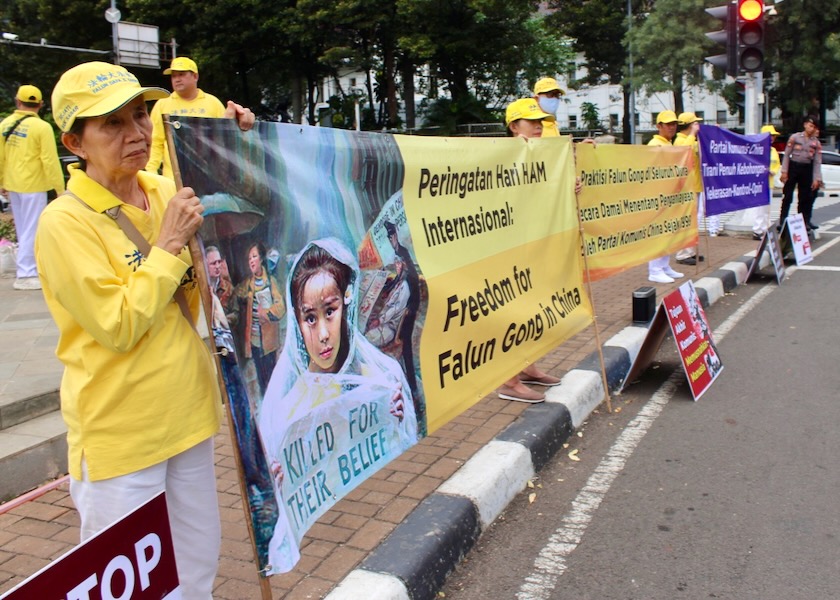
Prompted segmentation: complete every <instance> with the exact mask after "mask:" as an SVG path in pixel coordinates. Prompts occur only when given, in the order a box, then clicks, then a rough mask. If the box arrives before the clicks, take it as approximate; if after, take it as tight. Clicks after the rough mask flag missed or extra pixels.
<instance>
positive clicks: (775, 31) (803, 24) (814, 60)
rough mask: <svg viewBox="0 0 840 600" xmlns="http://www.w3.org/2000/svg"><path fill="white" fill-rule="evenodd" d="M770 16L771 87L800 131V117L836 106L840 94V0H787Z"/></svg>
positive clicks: (787, 124) (789, 120) (790, 124)
mask: <svg viewBox="0 0 840 600" xmlns="http://www.w3.org/2000/svg"><path fill="white" fill-rule="evenodd" d="M776 10H777V11H778V15H777V16H769V17H768V18H767V23H768V27H767V30H768V43H767V44H766V50H767V56H768V61H767V66H768V70H767V72H768V73H776V74H777V76H776V78H775V80H774V78H772V77H767V76H766V79H765V81H767V86H766V87H767V88H769V89H770V92H771V94H770V96H771V100H772V101H773V104H774V105H776V106H779V107H781V108H782V113H783V118H784V121H785V129H787V130H788V131H798V130H799V128H800V125H801V117H802V116H804V115H806V114H814V115H819V116H820V120H821V122H823V123H824V122H825V112H826V110H827V109H832V108H834V106H835V104H836V101H837V97H838V94H840V34H838V32H840V2H837V0H785V2H783V3H780V4H779V5H778V6H777V7H776Z"/></svg>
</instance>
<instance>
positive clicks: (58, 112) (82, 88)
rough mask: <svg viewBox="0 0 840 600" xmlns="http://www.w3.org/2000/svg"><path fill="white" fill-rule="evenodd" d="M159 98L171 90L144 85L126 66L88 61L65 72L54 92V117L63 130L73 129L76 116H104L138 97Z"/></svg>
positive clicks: (167, 94)
mask: <svg viewBox="0 0 840 600" xmlns="http://www.w3.org/2000/svg"><path fill="white" fill-rule="evenodd" d="M141 94H142V95H143V99H144V100H158V99H160V98H166V97H167V96H169V92H167V91H166V90H164V89H163V88H158V87H142V86H141V85H140V82H139V81H137V77H135V76H134V75H132V74H131V73H129V72H128V71H126V70H125V69H124V68H123V67H120V66H117V65H112V64H109V63H104V62H87V63H82V64H80V65H76V66H75V67H73V68H72V69H69V70H67V71H65V72H64V74H63V75H62V76H61V78H60V79H59V80H58V83H56V84H55V88H54V89H53V93H52V109H53V119H55V123H56V125H58V127H59V129H61V131H64V132H67V131H70V128H71V127H72V126H73V123H74V121H75V120H76V119H82V118H88V117H101V116H102V115H107V114H110V113H112V112H114V111H115V110H119V109H120V108H122V107H123V106H125V105H126V104H128V103H129V102H131V101H132V100H134V99H135V98H136V97H137V96H140V95H141Z"/></svg>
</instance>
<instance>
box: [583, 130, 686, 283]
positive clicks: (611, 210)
mask: <svg viewBox="0 0 840 600" xmlns="http://www.w3.org/2000/svg"><path fill="white" fill-rule="evenodd" d="M693 164H694V157H693V153H692V152H691V148H690V147H688V146H685V147H639V146H615V145H607V144H602V145H599V146H597V147H593V146H592V145H589V144H581V145H580V146H578V148H577V171H578V174H579V176H580V178H581V180H582V182H583V191H582V192H581V193H580V195H579V196H578V203H579V210H580V221H581V224H582V227H583V232H584V242H585V249H586V253H587V262H588V266H589V277H590V279H591V280H592V281H597V280H599V279H603V278H605V277H608V276H610V275H613V274H616V273H620V272H622V271H624V270H626V269H629V268H631V267H635V266H637V265H640V264H644V263H646V262H647V261H649V260H652V259H654V258H658V257H660V256H664V255H665V254H670V253H672V252H676V251H677V250H680V249H681V248H686V247H688V246H695V245H696V244H697V195H696V194H695V193H694V192H693V191H691V189H692V187H693V185H692V183H691V177H690V174H691V169H692V166H693Z"/></svg>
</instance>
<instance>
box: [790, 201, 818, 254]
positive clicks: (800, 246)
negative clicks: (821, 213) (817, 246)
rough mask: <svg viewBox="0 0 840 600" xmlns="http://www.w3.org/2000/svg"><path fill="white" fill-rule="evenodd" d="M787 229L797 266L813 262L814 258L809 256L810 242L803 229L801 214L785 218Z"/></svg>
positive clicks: (803, 222) (803, 220) (803, 223)
mask: <svg viewBox="0 0 840 600" xmlns="http://www.w3.org/2000/svg"><path fill="white" fill-rule="evenodd" d="M787 228H788V233H790V242H791V245H793V255H794V256H795V257H796V264H797V266H802V265H804V264H807V263H809V262H811V261H812V260H814V256H813V254H811V240H810V239H809V238H808V230H807V229H805V219H803V218H802V214H801V213H796V214H795V215H790V216H789V217H788V218H787Z"/></svg>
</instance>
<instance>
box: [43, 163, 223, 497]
mask: <svg viewBox="0 0 840 600" xmlns="http://www.w3.org/2000/svg"><path fill="white" fill-rule="evenodd" d="M138 179H139V182H140V185H141V187H142V188H143V190H144V191H145V193H146V196H147V198H148V200H149V207H150V210H149V212H145V211H143V210H141V209H139V208H136V207H134V206H129V205H126V204H122V202H121V201H120V200H118V199H117V198H116V197H115V196H114V195H112V194H111V193H110V192H109V191H108V190H106V189H105V188H103V187H102V186H100V185H99V184H98V183H96V182H95V181H94V180H92V179H91V178H89V177H88V176H87V174H86V173H84V172H83V171H80V170H79V169H77V168H76V167H71V178H70V182H69V185H68V187H69V189H70V191H72V192H73V193H74V194H76V195H77V196H79V197H80V198H82V199H83V200H84V201H85V202H86V203H87V204H88V205H89V206H90V207H91V208H93V209H94V210H90V209H88V208H86V207H84V206H83V205H82V204H81V203H79V202H78V201H77V200H76V199H75V198H73V197H71V196H69V195H64V196H61V197H59V198H58V199H57V200H55V201H54V202H52V203H50V204H49V205H47V208H46V209H45V210H44V212H43V213H42V214H41V219H40V222H39V225H38V232H37V234H36V238H35V257H36V261H37V264H38V274H39V275H40V277H41V285H42V286H43V291H44V298H45V299H46V303H47V307H48V308H49V310H50V313H52V316H53V319H54V320H55V322H56V324H57V325H58V330H59V338H58V346H57V348H56V355H57V356H58V358H59V360H61V362H62V363H64V376H63V377H62V380H61V413H62V416H63V417H64V421H65V423H66V424H67V444H68V446H69V467H70V474H71V475H72V476H73V477H74V478H77V479H80V478H81V461H82V457H84V458H85V460H86V461H87V467H88V473H89V475H90V479H91V480H94V481H95V480H100V479H108V478H111V477H116V476H119V475H125V474H127V473H131V472H135V471H138V470H140V469H144V468H147V467H149V466H152V465H154V464H157V463H159V462H161V461H163V460H166V459H168V458H171V457H172V456H174V455H176V454H178V453H180V452H183V451H184V450H187V449H188V448H191V447H192V446H194V445H195V444H197V443H199V442H201V441H203V440H206V439H207V438H209V437H211V436H212V435H214V434H215V433H216V431H217V430H218V428H219V423H220V416H221V400H220V393H219V388H218V385H217V383H216V376H215V371H214V365H213V362H212V357H211V355H210V352H209V350H208V348H207V346H206V345H205V344H204V343H203V342H202V340H201V338H200V337H199V336H198V334H197V333H196V332H195V330H194V329H193V328H192V326H191V325H190V324H189V323H188V322H187V320H186V319H185V318H184V315H183V314H182V313H181V310H180V308H179V307H178V304H177V303H176V302H175V301H174V300H173V294H174V293H175V290H176V289H177V288H178V286H179V285H180V286H181V287H182V288H183V289H184V292H185V293H186V297H187V300H188V302H189V304H190V307H191V310H192V313H193V318H194V320H195V319H197V316H198V303H199V293H198V286H197V285H196V280H195V276H194V271H193V268H192V262H191V260H190V255H189V252H188V251H186V250H183V251H182V252H181V254H180V255H179V256H173V255H172V254H170V253H169V252H166V251H165V250H163V249H161V248H157V247H154V246H152V249H151V252H150V253H149V256H148V257H147V258H146V259H143V258H142V257H141V256H140V253H139V251H138V250H137V248H136V246H135V245H134V244H133V243H132V242H131V241H130V240H129V239H128V237H126V235H125V233H124V232H123V230H122V229H120V227H119V226H118V225H117V224H116V223H115V222H114V221H113V220H112V219H111V218H110V217H108V216H107V215H105V214H102V213H103V211H105V210H106V209H108V208H110V207H113V206H117V205H121V206H122V210H123V212H124V213H125V214H126V215H127V216H128V218H129V219H131V221H132V222H133V223H134V224H135V225H136V227H137V229H138V230H139V231H140V232H141V233H142V234H143V236H144V237H145V238H146V239H147V240H149V242H150V243H151V244H154V242H155V240H156V239H157V235H158V232H159V230H160V225H161V220H162V217H163V212H164V209H165V208H166V204H167V203H168V201H169V199H170V198H171V197H172V196H173V195H174V194H175V185H174V183H173V182H172V181H171V180H168V179H165V178H163V177H160V176H159V175H152V174H150V173H146V172H144V171H141V172H140V173H139V174H138Z"/></svg>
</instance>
